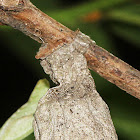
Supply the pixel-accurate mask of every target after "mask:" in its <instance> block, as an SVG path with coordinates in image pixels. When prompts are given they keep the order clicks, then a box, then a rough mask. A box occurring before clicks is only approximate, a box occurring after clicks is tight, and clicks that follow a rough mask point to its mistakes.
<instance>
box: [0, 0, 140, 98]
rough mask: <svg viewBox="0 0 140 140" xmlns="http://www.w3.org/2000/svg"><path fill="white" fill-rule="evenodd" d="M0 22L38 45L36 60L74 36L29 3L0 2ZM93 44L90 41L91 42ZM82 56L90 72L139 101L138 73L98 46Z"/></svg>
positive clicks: (20, 0) (21, 1) (27, 1)
mask: <svg viewBox="0 0 140 140" xmlns="http://www.w3.org/2000/svg"><path fill="white" fill-rule="evenodd" d="M0 22H2V23H3V24H7V25H10V26H12V27H13V28H16V29H18V30H20V31H22V32H24V33H25V34H26V35H28V36H30V37H31V38H33V39H34V40H36V41H38V42H39V43H43V44H45V45H46V44H47V47H41V48H40V51H39V53H38V54H37V55H36V58H37V59H40V58H43V57H45V56H47V55H49V54H51V53H52V52H53V51H54V50H56V49H58V48H60V47H61V46H62V45H63V44H69V43H71V42H72V41H73V40H74V39H75V36H76V35H77V31H76V32H73V31H72V30H70V29H68V28H67V27H65V26H64V25H62V24H60V23H59V22H57V21H56V20H54V19H52V18H51V17H49V16H48V15H46V14H44V13H43V12H41V11H40V10H39V9H37V8H36V7H35V6H34V5H33V4H32V3H31V2H30V1H29V0H0ZM91 41H92V40H91ZM84 56H85V57H86V59H87V62H88V66H89V68H90V69H92V70H94V71H96V72H97V73H98V74H99V75H101V76H102V77H104V78H105V79H107V80H108V81H110V82H112V83H114V84H115V85H117V86H118V87H119V88H121V89H123V90H125V91H126V92H127V93H129V94H131V95H132V96H134V97H136V98H138V99H140V72H139V71H138V70H136V69H134V68H133V67H131V66H130V65H128V64H127V63H125V62H123V61H122V60H120V59H119V58H117V57H115V56H114V55H112V54H110V53H109V52H107V51H106V50H104V49H103V48H101V47H98V46H97V45H90V44H89V47H88V48H87V50H86V52H85V54H84Z"/></svg>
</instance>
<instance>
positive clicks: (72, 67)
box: [33, 32, 117, 140]
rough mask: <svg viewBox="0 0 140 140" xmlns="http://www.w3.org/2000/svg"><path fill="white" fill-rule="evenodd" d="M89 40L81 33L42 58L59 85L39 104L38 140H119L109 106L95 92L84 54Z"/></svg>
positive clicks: (45, 68) (35, 130)
mask: <svg viewBox="0 0 140 140" xmlns="http://www.w3.org/2000/svg"><path fill="white" fill-rule="evenodd" d="M88 40H89V37H88V36H86V35H84V34H82V33H81V32H79V33H78V34H77V36H76V38H75V39H74V41H73V42H72V43H70V44H64V45H63V46H61V47H60V48H59V49H57V50H55V51H54V52H53V53H52V54H50V55H48V56H46V57H43V58H42V59H41V65H42V67H43V68H44V71H45V72H46V73H47V74H50V76H51V79H52V80H53V81H54V82H55V83H57V84H58V86H56V87H53V88H51V89H49V90H48V91H47V93H46V95H44V96H43V97H42V98H41V99H40V101H39V103H38V107H37V110H36V113H35V116H34V123H33V127H34V133H35V137H36V140H46V139H47V140H52V139H53V140H64V139H66V140H81V139H84V140H101V139H102V140H103V139H104V140H117V135H116V131H115V128H114V126H113V123H112V120H111V116H110V112H109V109H108V106H107V105H106V103H105V102H104V101H103V100H102V98H101V97H100V95H99V93H98V92H97V91H96V88H95V84H94V80H93V78H92V76H91V74H90V71H89V69H88V66H87V61H86V58H85V57H84V55H83V54H84V53H85V51H86V47H89V42H88ZM90 43H91V42H90ZM92 43H93V44H95V42H94V41H93V42H92ZM83 46H84V47H83ZM85 46H86V47H85ZM46 47H47V46H46Z"/></svg>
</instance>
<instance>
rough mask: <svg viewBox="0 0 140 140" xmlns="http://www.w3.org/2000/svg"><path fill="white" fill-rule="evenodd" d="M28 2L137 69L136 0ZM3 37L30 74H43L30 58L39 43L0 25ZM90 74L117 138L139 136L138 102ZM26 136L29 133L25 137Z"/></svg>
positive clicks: (139, 9)
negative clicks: (108, 110) (108, 111)
mask: <svg viewBox="0 0 140 140" xmlns="http://www.w3.org/2000/svg"><path fill="white" fill-rule="evenodd" d="M31 2H33V4H35V5H36V6H37V7H38V8H39V9H41V10H42V11H43V12H45V13H47V14H48V15H49V16H51V17H52V18H54V19H56V20H57V21H59V22H61V23H62V24H64V25H65V26H67V27H69V28H71V29H72V30H76V29H78V28H79V29H80V30H81V31H82V32H83V33H85V34H87V35H89V36H90V37H91V38H92V39H93V40H95V41H96V43H97V44H98V45H99V46H102V47H103V48H105V49H106V50H108V51H110V52H111V53H113V54H115V55H116V56H119V57H120V58H124V59H125V61H127V62H129V63H130V62H131V65H132V66H135V67H136V68H137V69H139V68H140V64H139V58H137V56H139V47H140V2H139V1H138V0H88V1H86V0H79V1H78V0H75V1H68V0H41V1H35V0H31ZM7 38H8V42H5V46H4V47H6V49H7V50H10V51H11V53H13V54H14V55H15V56H16V57H17V59H18V60H20V61H21V62H22V63H24V64H25V65H26V67H28V68H29V69H30V70H31V71H32V72H33V73H34V75H37V77H42V78H43V77H46V74H45V73H44V72H43V70H42V68H41V66H40V64H39V62H38V60H35V58H34V56H35V54H36V52H37V51H38V48H39V46H40V44H38V43H36V42H35V41H33V40H32V39H30V38H29V37H27V36H25V35H24V34H22V33H20V32H19V31H17V30H14V29H12V28H11V27H6V26H0V40H1V41H3V40H7ZM128 50H130V51H129V52H128ZM134 50H135V51H134ZM132 53H135V54H132ZM127 54H128V55H127ZM129 55H130V56H129ZM127 56H128V57H127ZM91 73H92V75H93V78H94V79H95V83H96V87H97V90H98V92H99V93H100V95H101V96H102V97H103V99H104V100H105V101H106V103H107V104H108V106H109V107H110V111H111V115H112V119H113V122H114V125H115V127H116V131H117V134H118V136H119V140H126V139H127V140H138V139H140V133H139V132H140V111H139V108H140V101H139V100H138V99H135V98H134V97H132V96H130V95H128V94H126V93H125V92H124V91H122V90H120V89H119V88H117V87H116V86H115V85H113V84H111V83H109V82H108V81H106V80H105V79H103V78H102V77H100V76H99V75H98V74H96V73H95V72H91ZM15 79H16V77H15ZM47 79H48V76H47ZM30 137H32V135H30V136H29V137H28V138H27V139H30Z"/></svg>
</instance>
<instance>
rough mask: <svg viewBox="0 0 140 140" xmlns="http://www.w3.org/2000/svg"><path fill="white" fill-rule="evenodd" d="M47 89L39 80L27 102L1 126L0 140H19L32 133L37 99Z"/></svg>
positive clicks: (42, 81)
mask: <svg viewBox="0 0 140 140" xmlns="http://www.w3.org/2000/svg"><path fill="white" fill-rule="evenodd" d="M48 89H49V82H48V81H47V80H46V79H43V80H39V81H38V83H37V85H36V86H35V88H34V90H33V92H32V94H31V96H30V98H29V100H28V102H27V103H25V104H24V105H23V106H21V107H20V108H19V109H18V110H17V111H16V112H15V113H14V114H13V115H12V116H11V117H10V118H9V119H8V120H7V121H6V122H5V124H4V125H3V126H2V128H1V130H0V140H21V139H23V138H25V137H27V136H28V135H30V134H31V133H32V132H33V128H32V121H33V114H34V113H35V110H36V107H37V104H38V101H39V99H40V98H41V97H42V96H43V95H44V94H45V93H46V92H47V90H48Z"/></svg>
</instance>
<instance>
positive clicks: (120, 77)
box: [85, 45, 140, 99]
mask: <svg viewBox="0 0 140 140" xmlns="http://www.w3.org/2000/svg"><path fill="white" fill-rule="evenodd" d="M85 57H86V59H87V62H88V66H89V68H90V69H92V70H94V71H95V72H97V73H98V74H99V75H101V76H102V77H104V78H105V79H107V80H108V81H110V82H111V83H114V84H115V85H117V86H118V87H120V88H121V89H123V90H125V91H127V92H128V93H129V94H131V95H132V96H135V97H137V98H139V99H140V72H139V71H138V70H136V69H134V68H133V67H131V66H130V65H128V64H127V63H125V62H124V61H122V60H120V59H119V58H117V57H115V56H114V55H112V54H110V53H109V52H107V51H106V50H104V49H103V48H101V47H99V46H97V45H94V46H90V47H89V49H88V50H87V52H86V53H85Z"/></svg>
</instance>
